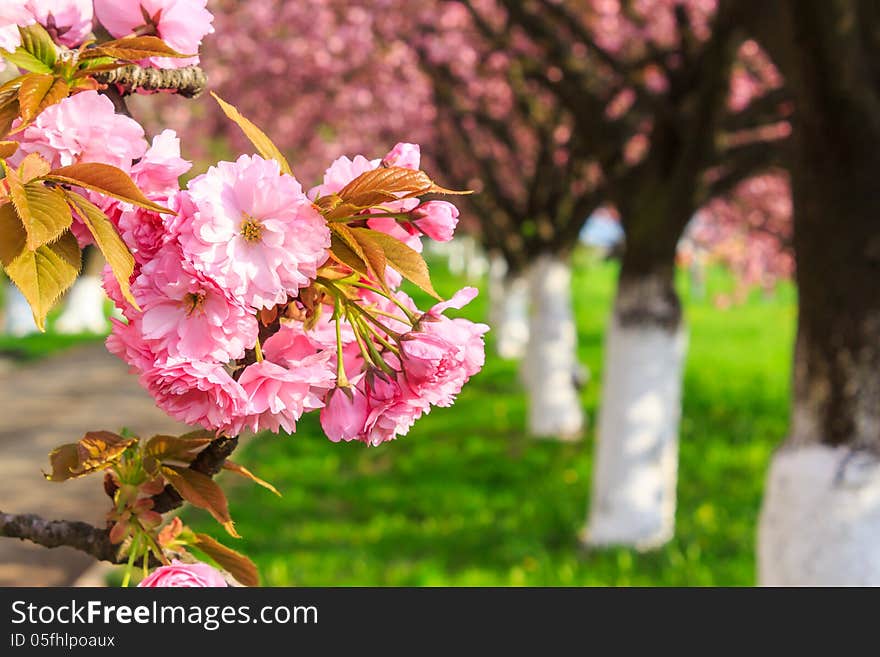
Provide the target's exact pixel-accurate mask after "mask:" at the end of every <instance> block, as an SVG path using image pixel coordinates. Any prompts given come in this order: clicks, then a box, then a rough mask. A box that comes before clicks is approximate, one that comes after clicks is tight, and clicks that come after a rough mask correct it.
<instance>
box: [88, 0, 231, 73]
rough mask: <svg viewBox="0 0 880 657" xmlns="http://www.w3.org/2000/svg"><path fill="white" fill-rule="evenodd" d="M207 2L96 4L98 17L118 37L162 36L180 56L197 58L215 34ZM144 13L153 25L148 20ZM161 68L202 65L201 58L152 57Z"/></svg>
mask: <svg viewBox="0 0 880 657" xmlns="http://www.w3.org/2000/svg"><path fill="white" fill-rule="evenodd" d="M206 5H207V0H95V14H96V15H97V17H98V20H99V21H100V22H101V24H102V25H103V26H104V27H105V28H107V31H108V32H110V34H112V35H113V36H115V37H124V36H128V35H130V34H134V33H137V34H141V35H146V34H151V35H155V36H158V37H159V38H160V39H162V40H163V41H164V42H165V43H167V44H168V45H169V46H171V47H172V48H174V49H175V50H176V51H177V52H179V53H182V54H186V55H189V54H193V55H196V54H197V53H198V52H199V47H200V46H201V44H202V39H203V38H204V37H205V36H206V35H208V34H212V33H213V32H214V28H213V27H212V26H211V22H212V21H213V20H214V17H213V15H212V14H211V12H209V11H208V10H207V9H206V8H205V7H206ZM144 11H146V13H147V14H148V15H149V16H150V17H151V23H152V25H147V24H146V21H145V20H144ZM149 61H150V63H152V64H153V65H154V66H158V67H159V68H181V67H184V66H190V65H192V64H198V63H199V58H198V57H197V56H196V57H191V58H172V57H152V58H151V59H150V60H149Z"/></svg>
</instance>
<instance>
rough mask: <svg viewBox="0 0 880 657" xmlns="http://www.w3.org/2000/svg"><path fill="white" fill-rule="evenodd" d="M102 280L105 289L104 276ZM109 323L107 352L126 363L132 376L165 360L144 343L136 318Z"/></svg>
mask: <svg viewBox="0 0 880 657" xmlns="http://www.w3.org/2000/svg"><path fill="white" fill-rule="evenodd" d="M104 280H105V289H107V287H106V281H107V277H106V276H105V278H104ZM117 286H118V284H117ZM110 323H111V326H112V328H111V331H110V335H108V336H107V340H106V343H105V344H106V345H107V351H109V352H110V353H111V354H113V355H114V356H116V357H117V358H119V359H121V360H122V361H123V362H125V363H127V364H128V366H129V371H130V372H131V373H132V374H141V373H142V372H145V371H147V370H150V369H152V368H153V367H154V366H155V365H156V363H157V361H158V362H162V361H164V360H165V359H166V358H167V355H166V354H161V353H159V354H157V353H156V352H154V351H153V349H152V348H151V347H150V345H148V344H147V343H146V342H144V338H143V330H142V329H141V326H140V319H139V318H137V317H136V316H134V315H132V316H131V317H130V318H129V320H128V322H127V323H126V322H121V321H119V320H118V319H116V318H115V317H111V318H110Z"/></svg>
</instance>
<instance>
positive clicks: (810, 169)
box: [758, 0, 880, 586]
mask: <svg viewBox="0 0 880 657" xmlns="http://www.w3.org/2000/svg"><path fill="white" fill-rule="evenodd" d="M869 5H870V3H866V4H864V5H861V4H858V3H855V2H847V1H845V0H841V1H840V2H835V3H831V2H803V3H800V2H798V3H793V2H782V3H779V4H776V5H774V6H775V7H776V8H778V9H780V10H781V12H782V13H781V19H780V20H777V21H776V25H777V26H781V28H777V29H775V30H774V38H775V39H777V40H778V43H777V46H776V47H777V48H780V49H781V50H780V52H778V53H773V54H774V57H775V58H776V59H777V60H778V61H779V62H780V65H781V68H782V69H783V73H784V75H785V78H786V82H787V84H788V85H789V86H790V88H791V90H792V93H793V96H794V98H795V102H796V104H797V112H796V120H795V124H794V129H793V133H792V138H793V146H794V153H793V155H794V157H793V158H792V193H793V200H794V247H795V255H796V259H797V283H798V290H799V300H800V303H799V311H798V335H797V345H796V348H795V357H794V390H793V400H792V415H791V433H790V435H789V437H788V439H787V441H786V442H785V444H784V445H783V447H782V448H781V449H780V450H779V451H778V452H777V454H776V455H775V456H774V457H773V463H772V465H771V467H770V472H769V476H768V481H767V486H766V492H765V497H764V504H763V508H762V511H761V518H760V527H759V534H758V571H759V581H760V583H761V584H769V585H823V584H833V585H874V586H877V585H880V549H878V545H880V184H878V181H877V172H878V171H880V118H878V117H880V93H878V89H877V87H876V84H874V82H873V79H872V78H871V77H870V75H869V72H870V70H871V68H870V67H871V66H872V65H873V63H874V62H876V61H877V59H878V57H880V42H878V41H876V40H875V41H874V42H871V41H870V39H868V38H867V37H866V36H865V35H866V34H867V33H864V34H863V33H862V31H861V30H862V27H863V26H865V25H871V24H875V23H871V21H870V20H868V19H869V18H871V17H870V16H860V15H859V13H860V12H861V11H866V12H867V11H868V9H867V7H868V6H869ZM780 44H781V45H780ZM871 46H873V48H872V47H871Z"/></svg>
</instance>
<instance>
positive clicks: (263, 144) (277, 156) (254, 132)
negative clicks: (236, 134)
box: [211, 91, 293, 176]
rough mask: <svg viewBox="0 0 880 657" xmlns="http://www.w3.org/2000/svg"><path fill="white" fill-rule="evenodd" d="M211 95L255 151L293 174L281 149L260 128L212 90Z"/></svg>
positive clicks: (289, 173)
mask: <svg viewBox="0 0 880 657" xmlns="http://www.w3.org/2000/svg"><path fill="white" fill-rule="evenodd" d="M211 95H212V96H213V97H214V100H216V101H217V103H218V104H219V105H220V109H222V110H223V113H224V114H226V116H227V117H228V118H229V119H230V120H231V121H233V122H234V123H235V124H236V125H237V126H238V127H239V128H241V131H242V132H243V133H244V134H245V136H246V137H247V138H248V139H250V141H251V143H252V144H253V145H254V148H256V149H257V152H258V153H259V154H260V155H262V156H263V157H264V158H266V159H267V160H275V161H276V162H278V164H280V165H281V171H282V172H283V173H286V174H288V175H291V176H292V175H293V171H291V169H290V165H289V164H288V163H287V159H286V158H285V157H284V156H283V155H282V154H281V151H280V150H278V147H277V146H276V145H275V144H273V143H272V140H271V139H269V137H267V136H266V133H264V132H263V131H262V130H260V129H259V128H258V127H257V126H255V125H254V124H253V123H251V122H250V121H249V120H247V119H246V118H245V117H244V116H242V114H241V113H240V112H239V111H238V110H237V109H236V108H235V107H234V106H232V105H230V104H229V103H227V102H226V101H225V100H223V99H222V98H220V96H218V95H217V94H215V93H214V92H213V91H212V92H211Z"/></svg>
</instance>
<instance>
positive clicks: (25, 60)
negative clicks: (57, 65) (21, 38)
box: [0, 47, 52, 75]
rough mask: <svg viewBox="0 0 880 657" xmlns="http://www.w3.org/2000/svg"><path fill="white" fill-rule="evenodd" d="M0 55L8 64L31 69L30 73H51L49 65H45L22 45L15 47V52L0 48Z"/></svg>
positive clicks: (27, 69) (26, 69)
mask: <svg viewBox="0 0 880 657" xmlns="http://www.w3.org/2000/svg"><path fill="white" fill-rule="evenodd" d="M0 55H3V58H4V59H6V61H8V62H9V63H10V64H13V65H14V66H17V67H18V68H21V69H24V70H25V71H31V72H32V73H45V74H47V75H51V73H52V67H51V66H46V65H45V64H44V63H43V62H41V61H40V60H39V59H37V58H36V57H34V56H33V55H32V54H31V53H29V52H28V51H27V50H25V49H24V48H22V47H18V48H16V49H15V52H8V51H6V50H3V49H2V48H0Z"/></svg>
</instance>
